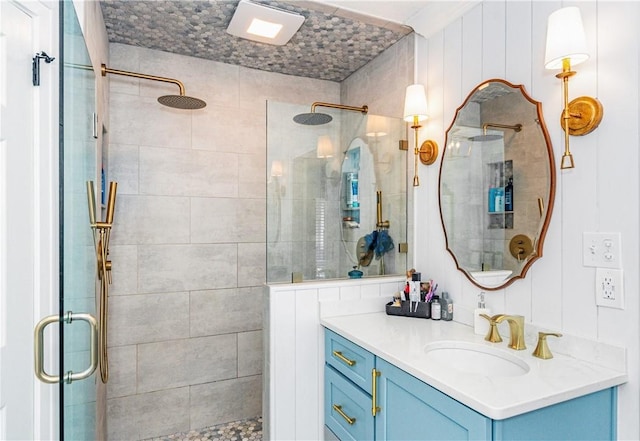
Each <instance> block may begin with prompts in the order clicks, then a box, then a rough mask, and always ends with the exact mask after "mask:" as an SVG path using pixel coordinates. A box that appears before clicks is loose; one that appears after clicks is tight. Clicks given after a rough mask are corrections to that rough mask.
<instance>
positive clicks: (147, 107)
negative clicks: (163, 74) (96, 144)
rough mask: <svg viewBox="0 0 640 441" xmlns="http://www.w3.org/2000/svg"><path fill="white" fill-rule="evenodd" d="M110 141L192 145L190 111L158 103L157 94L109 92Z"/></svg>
mask: <svg viewBox="0 0 640 441" xmlns="http://www.w3.org/2000/svg"><path fill="white" fill-rule="evenodd" d="M111 127H114V128H116V127H117V130H112V131H111V132H110V142H112V143H116V144H134V145H150V146H155V147H171V148H173V149H181V148H182V149H186V148H190V147H191V139H190V138H191V137H190V135H191V115H190V114H189V113H188V112H185V111H184V110H179V109H171V108H169V107H166V106H163V105H160V104H158V102H157V100H156V97H140V96H135V95H125V94H121V93H112V94H111Z"/></svg>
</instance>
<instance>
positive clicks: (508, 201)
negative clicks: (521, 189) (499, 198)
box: [504, 178, 513, 211]
mask: <svg viewBox="0 0 640 441" xmlns="http://www.w3.org/2000/svg"><path fill="white" fill-rule="evenodd" d="M504 211H513V178H509V182H508V183H507V185H506V186H505V187H504Z"/></svg>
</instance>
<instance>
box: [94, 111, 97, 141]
mask: <svg viewBox="0 0 640 441" xmlns="http://www.w3.org/2000/svg"><path fill="white" fill-rule="evenodd" d="M93 137H94V138H95V139H98V114H97V113H96V112H93Z"/></svg>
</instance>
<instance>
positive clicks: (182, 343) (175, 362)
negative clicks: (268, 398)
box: [137, 334, 238, 393]
mask: <svg viewBox="0 0 640 441" xmlns="http://www.w3.org/2000/svg"><path fill="white" fill-rule="evenodd" d="M237 346H238V344H237V339H236V334H226V335H219V336H214V337H201V338H191V339H187V340H172V341H163V342H158V343H149V344H143V345H139V348H138V374H137V379H138V392H140V393H142V392H151V391H155V390H162V389H171V388H176V387H180V386H186V385H194V384H200V383H207V382H211V381H218V380H225V379H229V378H235V377H236V376H237V365H238V356H237ZM167 373H170V375H167Z"/></svg>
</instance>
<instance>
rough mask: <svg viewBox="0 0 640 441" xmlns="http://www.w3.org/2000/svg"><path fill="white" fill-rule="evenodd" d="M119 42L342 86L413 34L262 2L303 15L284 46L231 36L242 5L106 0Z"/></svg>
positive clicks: (298, 5) (311, 8)
mask: <svg viewBox="0 0 640 441" xmlns="http://www.w3.org/2000/svg"><path fill="white" fill-rule="evenodd" d="M100 3H101V7H102V13H103V15H104V20H105V23H106V26H107V33H108V35H109V41H110V42H111V43H123V44H129V45H133V46H140V47H145V48H149V49H157V50H161V51H165V52H172V53H176V54H182V55H189V56H193V57H198V58H204V59H209V60H214V61H219V62H222V63H227V64H234V65H240V66H245V67H250V68H254V69H260V70H265V71H270V72H279V73H283V74H289V75H296V76H301V77H309V78H316V79H321V80H329V81H338V82H339V81H342V80H344V79H345V78H347V77H348V76H349V75H351V74H352V73H353V72H355V71H356V70H358V69H359V68H360V67H362V66H363V65H365V64H367V63H368V62H369V61H371V60H372V59H373V58H375V57H376V56H377V55H378V54H380V53H381V52H382V51H384V50H385V49H387V48H388V47H389V46H391V45H393V44H394V43H395V42H397V41H398V40H400V39H401V38H402V37H404V36H405V35H407V34H409V33H411V32H412V30H411V28H409V27H407V26H403V25H399V24H396V23H391V22H384V21H382V20H380V19H376V18H372V17H368V16H363V15H358V14H355V13H353V12H346V11H343V10H341V9H337V8H336V7H330V6H328V5H323V4H321V3H316V2H311V1H291V2H285V1H272V0H254V3H262V4H265V5H269V6H273V7H277V8H281V9H285V10H288V11H291V12H296V13H298V14H302V15H303V16H304V17H305V21H304V23H303V24H302V27H301V28H300V30H299V31H298V33H297V34H296V35H294V36H293V38H292V39H291V40H290V41H289V42H288V43H287V44H286V45H284V46H272V45H268V44H263V43H256V42H252V41H249V40H245V39H241V38H237V37H234V36H232V35H229V34H228V33H227V32H226V29H227V25H228V24H229V21H230V20H231V17H232V16H233V13H234V11H235V9H236V6H237V4H238V0H209V1H203V0H195V1H192V0H169V1H166V0H157V1H149V0H143V1H137V0H101V1H100Z"/></svg>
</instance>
